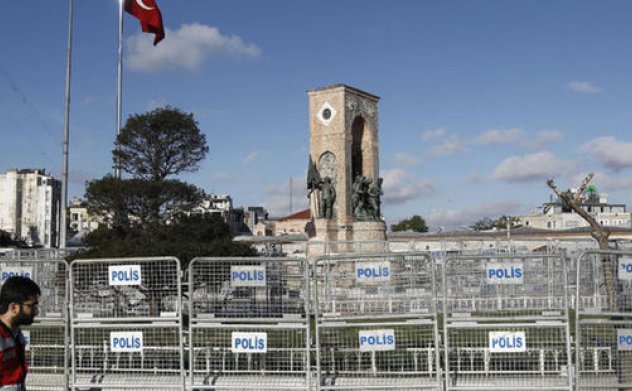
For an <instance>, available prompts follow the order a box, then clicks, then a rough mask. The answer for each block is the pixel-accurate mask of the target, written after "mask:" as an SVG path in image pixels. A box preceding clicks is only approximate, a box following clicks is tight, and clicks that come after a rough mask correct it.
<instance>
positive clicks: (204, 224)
mask: <svg viewBox="0 0 632 391" xmlns="http://www.w3.org/2000/svg"><path fill="white" fill-rule="evenodd" d="M85 244H86V246H87V247H88V250H87V251H84V252H82V253H81V254H78V255H74V256H73V258H72V259H75V258H103V257H151V256H174V257H176V258H178V259H179V260H180V262H181V264H182V267H183V268H186V267H188V264H189V262H190V261H191V260H192V259H193V258H195V257H202V256H254V255H256V251H255V250H254V249H253V248H252V247H250V246H249V245H247V244H244V243H238V242H234V241H233V240H232V236H231V234H230V230H229V228H228V225H227V224H226V223H225V222H224V220H222V218H221V217H220V216H218V215H193V216H187V215H180V216H178V217H177V218H174V220H173V221H171V223H169V224H152V225H148V226H146V227H144V228H140V227H138V226H118V227H115V228H108V227H105V226H103V227H99V229H97V230H96V231H94V232H91V233H90V234H88V235H86V238H85ZM72 259H71V260H72Z"/></svg>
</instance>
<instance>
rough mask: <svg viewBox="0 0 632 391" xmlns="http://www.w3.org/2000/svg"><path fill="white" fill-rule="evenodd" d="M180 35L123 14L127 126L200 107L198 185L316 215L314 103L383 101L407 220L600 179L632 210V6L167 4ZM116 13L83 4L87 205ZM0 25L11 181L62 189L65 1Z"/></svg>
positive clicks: (496, 207) (104, 128) (111, 92)
mask: <svg viewBox="0 0 632 391" xmlns="http://www.w3.org/2000/svg"><path fill="white" fill-rule="evenodd" d="M158 4H159V6H160V8H161V10H162V13H163V17H164V22H165V25H166V27H167V29H168V30H167V38H166V39H165V41H163V42H162V43H160V44H159V45H158V47H157V48H154V47H153V46H152V45H151V43H152V36H151V35H149V34H142V33H141V32H140V26H139V24H138V22H137V21H136V20H135V19H133V18H132V17H131V16H129V15H126V16H125V67H124V97H123V111H124V117H127V116H128V115H129V114H132V113H139V112H144V111H147V110H150V109H152V108H155V107H158V106H163V105H167V104H169V105H172V106H176V107H179V108H181V109H183V110H185V111H188V112H193V113H194V115H195V117H196V119H197V120H198V121H199V125H200V128H201V129H202V130H203V131H204V132H205V133H206V135H207V139H208V142H209V146H210V153H209V156H208V158H207V159H206V160H205V161H204V162H202V164H201V168H200V170H199V171H198V172H197V173H194V174H187V175H185V176H183V177H182V179H185V180H187V181H190V182H192V183H194V184H196V185H198V186H199V187H201V188H203V189H205V190H206V191H208V192H215V193H218V194H230V195H231V196H232V197H233V199H234V201H235V204H236V205H243V206H248V205H264V206H266V207H268V208H269V209H270V210H271V212H272V214H273V215H276V216H281V215H285V214H287V213H288V212H289V207H290V205H289V204H290V202H289V193H290V191H289V183H290V178H292V183H293V185H294V191H293V195H294V199H293V203H292V205H293V210H294V211H297V210H299V209H301V208H302V207H304V206H306V197H305V194H306V192H305V190H304V188H305V179H304V178H305V173H306V168H307V162H308V150H309V125H308V100H307V94H306V91H307V90H310V89H314V88H317V87H322V86H327V85H330V84H336V83H344V84H348V85H351V86H354V87H357V88H360V89H363V90H366V91H369V92H371V93H373V94H376V95H378V96H380V97H381V101H380V104H379V127H380V128H379V137H380V170H381V174H382V176H384V178H385V195H384V200H383V202H384V215H385V217H386V219H387V221H388V222H389V223H391V222H395V221H396V220H398V219H400V218H404V217H408V216H410V215H412V214H421V215H422V216H424V217H425V218H426V219H427V220H428V222H429V224H430V227H431V229H437V227H438V226H439V225H442V226H460V225H468V224H470V223H471V222H473V221H475V220H477V219H480V218H482V217H485V216H492V217H493V216H498V215H500V214H514V215H515V214H521V213H526V212H527V211H528V210H529V208H532V207H534V206H537V205H539V204H540V203H542V202H544V201H546V200H548V198H549V194H551V192H550V191H549V189H548V188H547V186H546V184H545V180H546V177H547V176H553V177H554V178H555V179H556V182H557V183H558V185H559V187H560V188H564V189H566V188H568V187H572V186H576V185H577V184H579V182H580V181H581V179H582V178H583V176H584V175H585V174H586V173H587V172H589V171H592V172H594V173H595V178H594V180H593V183H594V184H595V185H596V186H597V187H598V189H599V190H600V191H603V192H607V193H608V194H609V200H610V201H611V202H617V203H625V204H630V203H631V201H632V194H631V190H632V170H631V168H632V136H631V135H632V50H631V49H630V48H631V47H632V45H631V44H632V23H631V22H632V2H630V1H626V0H621V1H618V0H609V1H582V0H572V1H563V0H555V1H548V0H547V1H545V0H532V1H491V0H490V1H478V0H473V1H465V0H463V1H432V2H431V1H419V0H407V1H403V0H400V1H388V2H387V1H378V0H345V1H339V0H338V1H334V0H321V1H318V2H315V1H298V0H284V1H281V0H266V1H261V0H249V1H246V0H230V1H228V0H215V1H210V0H187V1H181V0H180V1H176V0H158ZM117 7H118V3H117V1H116V0H75V24H74V46H73V78H72V105H71V139H70V171H71V182H70V190H69V192H70V196H71V197H81V196H82V195H83V191H84V182H85V181H86V180H89V179H92V178H100V177H102V176H103V175H105V174H107V173H109V172H111V165H112V162H111V150H112V148H113V141H114V135H115V110H116V109H115V93H116V43H117V35H116V34H117ZM2 11H3V15H4V16H5V17H4V18H3V23H2V25H0V47H2V53H1V54H0V135H1V138H2V142H1V143H0V171H4V170H6V169H9V168H12V167H17V168H27V167H44V168H46V169H47V170H48V171H50V172H52V173H53V174H54V175H55V176H56V177H60V172H61V164H62V163H61V161H62V131H63V108H64V107H63V104H64V82H65V65H66V63H65V48H66V28H67V2H66V1H65V0H57V1H35V2H30V1H9V2H4V4H3V5H2Z"/></svg>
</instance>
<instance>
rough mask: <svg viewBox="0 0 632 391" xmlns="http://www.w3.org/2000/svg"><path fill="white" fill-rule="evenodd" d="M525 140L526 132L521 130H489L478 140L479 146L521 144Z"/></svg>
mask: <svg viewBox="0 0 632 391" xmlns="http://www.w3.org/2000/svg"><path fill="white" fill-rule="evenodd" d="M524 138H525V132H524V130H522V129H519V128H512V129H489V130H487V131H485V132H483V134H481V135H480V136H478V138H477V139H476V142H477V143H478V144H482V145H494V144H511V143H520V142H522V141H523V140H524Z"/></svg>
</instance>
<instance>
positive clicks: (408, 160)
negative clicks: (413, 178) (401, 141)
mask: <svg viewBox="0 0 632 391" xmlns="http://www.w3.org/2000/svg"><path fill="white" fill-rule="evenodd" d="M394 159H395V161H396V162H397V163H399V164H402V165H405V166H416V165H419V164H420V163H421V159H419V158H418V157H416V156H413V155H411V154H409V153H406V152H399V153H396V154H395V155H394Z"/></svg>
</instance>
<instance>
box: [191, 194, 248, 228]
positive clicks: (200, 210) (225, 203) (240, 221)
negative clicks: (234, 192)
mask: <svg viewBox="0 0 632 391" xmlns="http://www.w3.org/2000/svg"><path fill="white" fill-rule="evenodd" d="M191 213H192V214H200V215H201V214H217V215H219V216H221V217H222V219H223V220H224V221H225V222H226V224H228V227H229V228H230V231H231V232H232V233H233V235H238V234H240V233H242V232H244V231H246V230H247V229H246V227H245V223H244V210H243V208H233V199H232V198H231V196H229V195H217V194H209V195H208V196H207V197H206V198H205V199H204V200H202V202H201V203H200V205H199V206H196V207H195V208H193V210H192V212H191Z"/></svg>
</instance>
